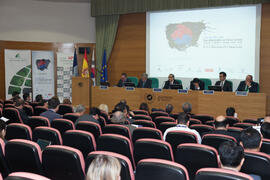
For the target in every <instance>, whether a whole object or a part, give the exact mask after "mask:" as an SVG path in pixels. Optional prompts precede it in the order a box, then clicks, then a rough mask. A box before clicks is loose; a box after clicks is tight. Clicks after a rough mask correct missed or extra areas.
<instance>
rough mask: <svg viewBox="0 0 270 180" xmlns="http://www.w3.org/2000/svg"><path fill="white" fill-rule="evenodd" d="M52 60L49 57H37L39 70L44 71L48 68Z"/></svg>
mask: <svg viewBox="0 0 270 180" xmlns="http://www.w3.org/2000/svg"><path fill="white" fill-rule="evenodd" d="M50 62H51V61H50V60H49V59H37V60H36V65H37V68H38V69H39V70H41V71H44V70H45V69H48V66H49V64H50Z"/></svg>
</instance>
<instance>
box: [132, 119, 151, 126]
mask: <svg viewBox="0 0 270 180" xmlns="http://www.w3.org/2000/svg"><path fill="white" fill-rule="evenodd" d="M132 124H135V125H140V126H143V127H152V128H156V124H155V123H154V122H152V121H148V120H135V121H134V122H133V123H132Z"/></svg>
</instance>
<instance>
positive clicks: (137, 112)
mask: <svg viewBox="0 0 270 180" xmlns="http://www.w3.org/2000/svg"><path fill="white" fill-rule="evenodd" d="M132 112H133V113H134V114H135V115H137V114H140V115H149V114H148V112H147V111H145V110H141V109H137V110H133V111H132Z"/></svg>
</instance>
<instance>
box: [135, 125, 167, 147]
mask: <svg viewBox="0 0 270 180" xmlns="http://www.w3.org/2000/svg"><path fill="white" fill-rule="evenodd" d="M142 138H152V139H159V140H162V132H161V131H160V130H158V129H155V128H149V127H139V128H136V129H135V130H134V131H133V134H132V141H133V143H135V141H136V140H138V139H142Z"/></svg>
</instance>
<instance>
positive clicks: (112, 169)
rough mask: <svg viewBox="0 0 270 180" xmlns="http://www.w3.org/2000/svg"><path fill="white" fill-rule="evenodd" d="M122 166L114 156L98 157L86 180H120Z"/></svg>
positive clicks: (90, 167)
mask: <svg viewBox="0 0 270 180" xmlns="http://www.w3.org/2000/svg"><path fill="white" fill-rule="evenodd" d="M120 172H121V165H120V162H119V161H118V159H116V158H115V157H112V156H105V155H98V156H97V157H96V158H95V159H94V160H93V162H92V163H91V164H90V166H89V169H88V172H87V175H86V180H120V179H121V177H120Z"/></svg>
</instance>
